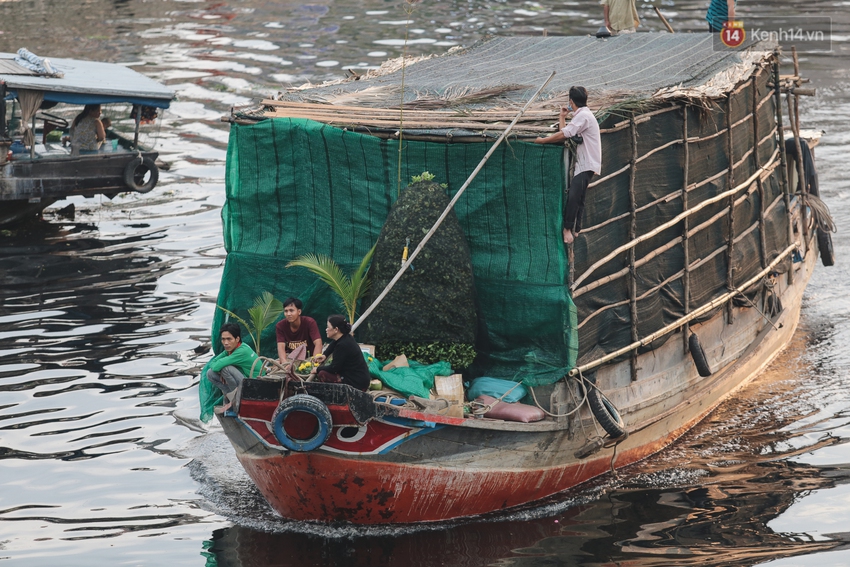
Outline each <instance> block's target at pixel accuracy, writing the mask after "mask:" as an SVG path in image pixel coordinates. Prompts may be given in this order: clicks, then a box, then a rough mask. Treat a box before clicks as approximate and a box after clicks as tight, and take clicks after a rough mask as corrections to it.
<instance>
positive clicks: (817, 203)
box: [805, 193, 838, 232]
mask: <svg viewBox="0 0 850 567" xmlns="http://www.w3.org/2000/svg"><path fill="white" fill-rule="evenodd" d="M805 198H806V204H807V205H808V206H809V209H811V211H812V217H814V219H815V225H816V226H817V227H818V228H819V229H821V230H826V231H828V232H836V231H837V230H838V228H837V227H836V226H835V221H834V220H832V214H831V213H830V212H829V207H827V206H826V203H824V202H823V201H822V200H821V199H820V197H818V196H816V195H812V194H811V193H808V194H807V195H806V197H805Z"/></svg>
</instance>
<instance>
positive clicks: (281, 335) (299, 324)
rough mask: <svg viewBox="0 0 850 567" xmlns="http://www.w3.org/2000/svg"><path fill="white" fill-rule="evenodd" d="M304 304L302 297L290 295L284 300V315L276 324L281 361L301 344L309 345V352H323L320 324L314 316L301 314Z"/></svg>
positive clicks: (309, 353) (278, 352)
mask: <svg viewBox="0 0 850 567" xmlns="http://www.w3.org/2000/svg"><path fill="white" fill-rule="evenodd" d="M302 307H303V304H302V303H301V300H300V299H297V298H295V297H290V298H289V299H287V300H286V301H284V302H283V316H284V318H283V319H281V320H280V321H279V322H278V323H277V325H275V334H276V335H277V356H278V358H280V361H281V362H283V361H284V360H286V355H287V354H289V353H291V352H292V351H294V350H295V349H297V348H298V347H299V346H301V345H307V354H308V355H309V356H313V355H314V354H321V353H322V335H320V334H319V326H318V325H316V320H315V319H313V318H312V317H307V316H306V315H305V316H303V317H302V316H301V308H302Z"/></svg>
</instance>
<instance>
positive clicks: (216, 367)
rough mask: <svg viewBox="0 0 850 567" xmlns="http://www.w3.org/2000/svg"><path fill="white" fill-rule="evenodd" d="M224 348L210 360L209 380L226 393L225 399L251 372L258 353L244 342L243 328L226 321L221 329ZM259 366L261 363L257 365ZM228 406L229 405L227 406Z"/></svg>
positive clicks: (231, 394)
mask: <svg viewBox="0 0 850 567" xmlns="http://www.w3.org/2000/svg"><path fill="white" fill-rule="evenodd" d="M219 337H221V346H222V347H224V350H223V351H221V352H220V353H218V354H217V355H216V356H215V358H213V359H212V360H211V361H210V362H209V370H207V380H209V381H210V382H212V383H213V384H215V385H216V386H217V387H218V389H219V390H221V391H222V393H223V394H224V398H225V401H226V402H228V406H229V402H232V401H233V396H234V393H235V392H236V390H237V389H238V388H239V385H240V384H241V383H242V381H243V380H244V379H245V377H246V376H248V375H250V374H251V368H252V366H254V361H255V360H257V354H256V353H255V352H254V350H253V349H252V348H251V347H249V346H248V345H246V344H244V343H243V342H242V329H240V328H239V325H238V324H236V323H225V324H224V325H222V326H221V329H220V330H219ZM257 367H259V364H258V365H257ZM225 407H227V406H225Z"/></svg>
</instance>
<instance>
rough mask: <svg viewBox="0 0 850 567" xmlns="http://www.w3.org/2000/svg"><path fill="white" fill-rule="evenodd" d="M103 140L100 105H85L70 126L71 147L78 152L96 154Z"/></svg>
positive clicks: (104, 133) (104, 136) (103, 132)
mask: <svg viewBox="0 0 850 567" xmlns="http://www.w3.org/2000/svg"><path fill="white" fill-rule="evenodd" d="M105 139H106V130H104V129H103V122H101V121H100V105H99V104H87V105H86V106H85V107H84V108H83V111H82V112H81V113H79V114H78V115H77V117H76V118H74V122H73V123H72V124H71V147H72V148H75V149H76V150H78V151H80V152H96V151H97V150H99V149H100V145H101V144H102V143H103V141H104V140H105Z"/></svg>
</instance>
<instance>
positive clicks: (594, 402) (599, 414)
mask: <svg viewBox="0 0 850 567" xmlns="http://www.w3.org/2000/svg"><path fill="white" fill-rule="evenodd" d="M587 403H588V405H589V406H590V411H592V412H593V417H595V418H596V421H598V422H599V425H601V426H602V429H604V430H605V432H606V433H607V434H608V435H609V436H611V437H612V438H615V439H616V438H618V437H622V436H623V435H625V434H626V424H625V423H623V418H622V417H620V412H619V411H617V408H615V407H614V404H612V403H611V401H610V400H609V399H608V398H606V397H605V394H603V393H602V392H600V391H599V388H597V387H596V386H590V387H589V388H588V389H587Z"/></svg>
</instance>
